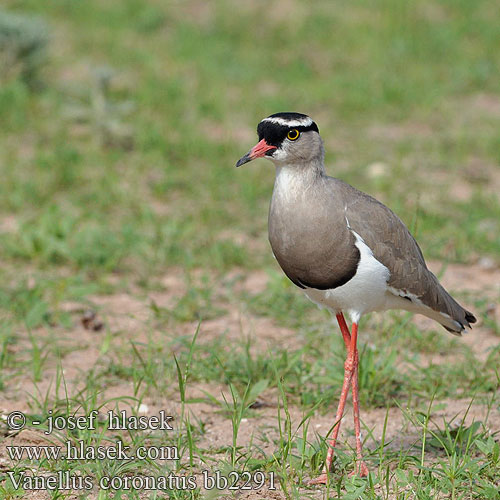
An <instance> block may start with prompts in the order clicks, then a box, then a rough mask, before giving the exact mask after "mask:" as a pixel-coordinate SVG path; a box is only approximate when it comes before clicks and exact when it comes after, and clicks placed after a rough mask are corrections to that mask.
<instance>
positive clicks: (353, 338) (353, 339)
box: [309, 313, 368, 485]
mask: <svg viewBox="0 0 500 500" xmlns="http://www.w3.org/2000/svg"><path fill="white" fill-rule="evenodd" d="M337 321H338V323H339V326H340V330H341V332H342V337H343V338H344V343H345V345H346V348H347V358H346V362H345V365H344V383H343V385H342V392H341V394H340V400H339V406H338V408H337V415H336V417H335V425H334V430H333V434H332V439H331V441H330V443H329V447H328V454H327V456H326V462H325V466H324V468H323V472H322V474H321V475H320V476H319V477H317V478H316V479H313V480H311V481H310V482H309V484H311V485H313V484H326V482H327V480H328V471H329V470H330V468H331V465H332V462H333V453H334V451H335V446H336V444H337V438H338V434H339V430H340V422H341V420H342V416H343V413H344V406H345V402H346V399H347V394H348V393H349V387H350V385H351V383H352V402H353V407H354V431H355V434H356V456H357V463H356V473H357V474H359V476H361V477H365V476H367V475H368V467H367V466H366V464H365V463H364V461H363V458H362V451H361V447H362V446H361V425H360V420H359V390H358V365H359V356H358V348H357V340H358V324H357V323H353V324H352V332H351V333H349V328H348V326H347V323H346V321H345V318H344V315H343V314H342V313H339V314H337Z"/></svg>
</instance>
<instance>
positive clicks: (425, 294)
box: [332, 179, 476, 332]
mask: <svg viewBox="0 0 500 500" xmlns="http://www.w3.org/2000/svg"><path fill="white" fill-rule="evenodd" d="M332 181H333V182H335V183H341V184H342V189H338V190H337V191H338V192H342V193H343V198H344V204H345V210H346V217H347V219H348V220H349V224H350V226H351V228H352V229H353V230H354V231H355V232H356V233H358V234H359V235H360V236H361V237H362V238H363V240H364V241H365V243H366V244H367V245H368V246H369V247H370V248H371V250H372V251H373V254H374V256H375V257H376V259H377V260H379V261H380V262H382V264H384V265H385V266H386V267H387V268H388V269H389V271H390V273H391V274H390V278H389V281H388V284H389V286H391V287H393V288H395V289H396V290H398V292H399V293H400V294H401V296H403V297H404V296H407V297H408V298H410V297H411V296H414V297H417V298H418V300H420V301H421V302H422V303H423V304H424V305H426V306H428V307H430V308H431V309H433V310H434V311H436V312H440V313H444V314H447V315H449V316H450V317H451V319H452V320H453V321H454V322H456V323H458V324H457V325H451V327H450V324H449V323H448V325H443V326H444V327H445V328H446V329H447V330H449V331H453V332H460V331H462V330H463V329H464V327H465V326H467V327H470V323H475V321H476V318H475V317H474V316H473V314H471V313H470V312H469V311H466V310H465V309H464V308H463V307H462V306H461V305H460V304H458V302H456V301H455V299H453V297H452V296H451V295H450V294H449V293H448V292H447V291H446V290H445V289H444V288H443V286H442V285H441V284H440V283H439V281H438V279H437V278H436V276H434V274H432V272H431V271H429V269H427V265H426V264H425V260H424V256H423V254H422V251H421V250H420V247H419V246H418V244H417V242H416V241H415V238H414V237H413V236H412V235H411V233H410V231H409V230H408V228H407V227H406V226H405V224H404V223H403V222H402V221H401V219H400V218H399V217H398V216H397V215H396V214H395V213H394V212H392V210H390V209H389V208H387V207H386V206H385V205H383V204H382V203H380V202H379V201H377V200H375V198H372V197H371V196H369V195H367V194H365V193H362V192H361V191H358V190H357V189H355V188H353V187H352V186H350V185H349V184H346V183H344V182H342V181H340V180H338V179H332ZM454 327H456V328H454Z"/></svg>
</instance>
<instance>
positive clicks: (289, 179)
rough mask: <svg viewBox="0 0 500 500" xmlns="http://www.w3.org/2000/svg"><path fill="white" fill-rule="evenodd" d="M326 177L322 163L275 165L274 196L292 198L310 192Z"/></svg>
mask: <svg viewBox="0 0 500 500" xmlns="http://www.w3.org/2000/svg"><path fill="white" fill-rule="evenodd" d="M325 175H326V172H325V167H324V165H323V162H322V161H317V162H311V163H308V164H307V165H298V164H291V165H287V164H276V179H275V181H274V195H278V196H284V197H286V198H294V197H296V196H302V195H303V194H304V193H306V192H307V191H310V189H311V188H313V187H314V186H315V185H316V184H317V183H318V182H320V180H321V178H322V177H324V176H325Z"/></svg>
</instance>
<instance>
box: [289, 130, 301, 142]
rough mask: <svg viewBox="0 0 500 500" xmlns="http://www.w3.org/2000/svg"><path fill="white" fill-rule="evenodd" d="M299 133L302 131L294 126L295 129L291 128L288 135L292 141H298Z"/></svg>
mask: <svg viewBox="0 0 500 500" xmlns="http://www.w3.org/2000/svg"><path fill="white" fill-rule="evenodd" d="M299 135H300V132H299V131H298V130H297V129H296V128H294V129H293V130H290V132H288V134H287V137H288V139H290V140H291V141H296V140H297V139H298V138H299Z"/></svg>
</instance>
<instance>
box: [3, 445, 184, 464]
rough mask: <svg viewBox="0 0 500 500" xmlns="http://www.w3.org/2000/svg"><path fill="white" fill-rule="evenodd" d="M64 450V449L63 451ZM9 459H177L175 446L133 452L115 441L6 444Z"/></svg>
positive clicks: (146, 447)
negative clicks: (27, 444)
mask: <svg viewBox="0 0 500 500" xmlns="http://www.w3.org/2000/svg"><path fill="white" fill-rule="evenodd" d="M63 450H64V451H63ZM7 453H8V455H9V458H10V459H11V460H22V459H24V458H27V459H28V460H41V459H47V460H59V459H62V458H64V459H66V460H105V459H108V460H134V459H139V460H147V459H149V460H178V459H179V454H178V450H177V447H176V446H139V447H138V448H136V450H135V452H132V451H131V448H130V446H124V445H123V443H122V442H121V441H117V442H116V443H115V445H113V446H89V445H86V444H85V442H84V441H77V442H76V443H75V444H74V443H71V442H70V441H68V442H66V443H65V446H64V447H61V446H7Z"/></svg>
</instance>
